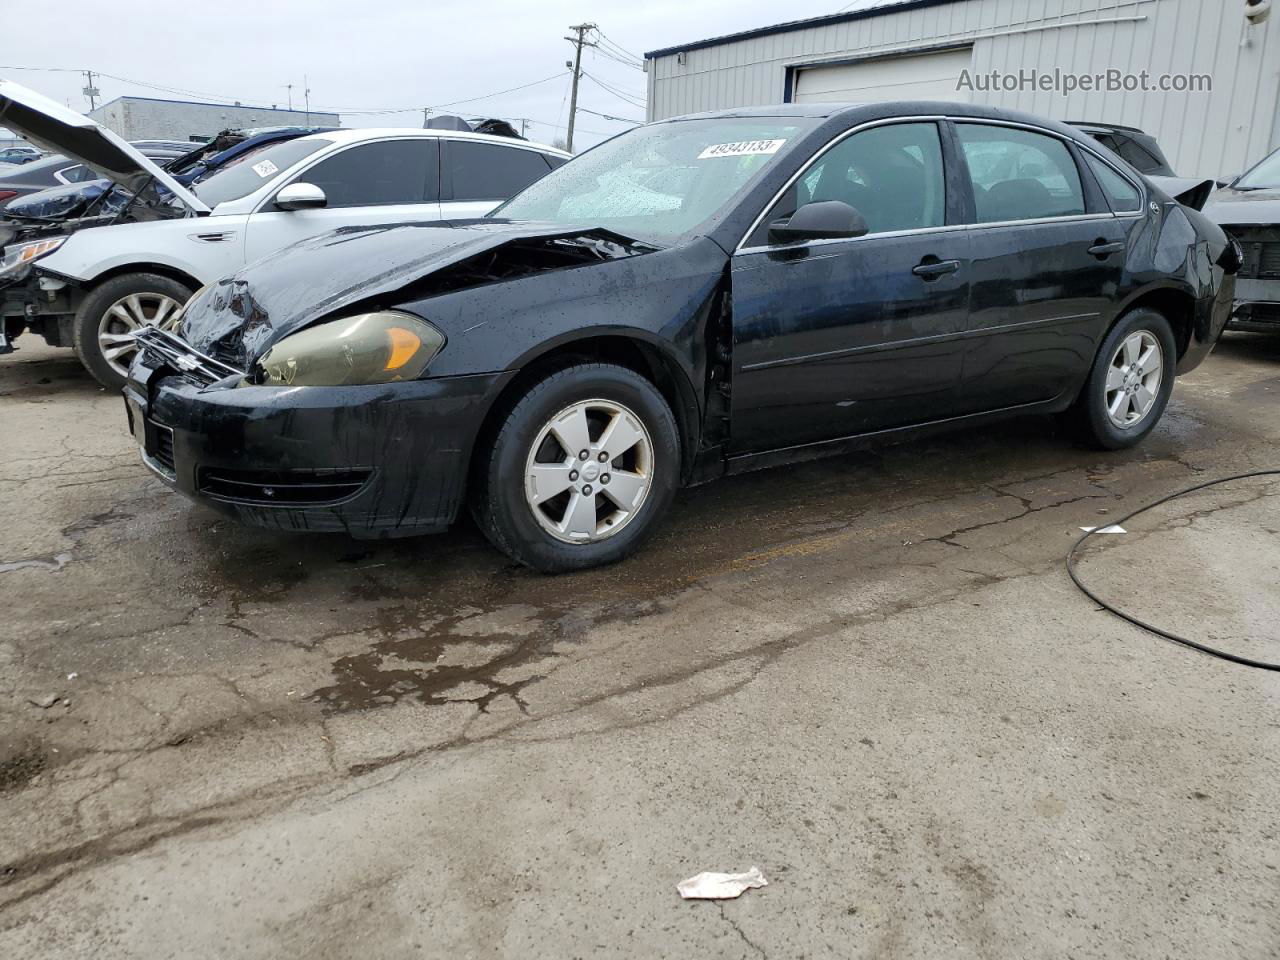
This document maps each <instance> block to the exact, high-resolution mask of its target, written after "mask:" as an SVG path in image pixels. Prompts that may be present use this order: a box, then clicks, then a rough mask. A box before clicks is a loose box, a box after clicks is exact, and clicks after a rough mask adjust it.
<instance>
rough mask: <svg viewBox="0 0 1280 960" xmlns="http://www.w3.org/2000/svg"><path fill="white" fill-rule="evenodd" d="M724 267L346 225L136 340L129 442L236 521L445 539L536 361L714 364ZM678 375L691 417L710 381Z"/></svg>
mask: <svg viewBox="0 0 1280 960" xmlns="http://www.w3.org/2000/svg"><path fill="white" fill-rule="evenodd" d="M725 261H726V257H725V254H724V251H723V250H722V249H721V248H720V247H719V246H717V245H716V244H715V243H714V242H712V241H711V240H707V239H699V240H697V241H695V242H694V243H693V244H691V245H686V246H683V247H680V248H659V247H657V246H654V245H652V244H649V243H646V242H643V241H640V240H636V239H633V238H628V237H624V236H621V235H619V234H617V233H613V232H611V231H608V230H604V229H599V228H592V227H586V228H582V229H566V228H565V227H564V226H563V225H559V224H557V225H555V226H554V227H549V225H547V224H534V223H518V224H517V223H509V222H503V221H494V220H483V221H461V222H456V223H429V224H428V223H422V224H401V225H394V226H385V227H361V228H350V229H343V230H339V231H336V232H334V233H331V234H328V235H325V236H322V237H318V238H315V239H313V240H310V241H305V242H303V243H301V244H298V245H296V246H294V247H290V248H288V249H286V250H283V251H280V252H278V253H276V254H274V255H272V256H271V257H268V258H266V259H264V260H261V261H259V262H257V263H255V264H253V265H251V266H249V267H247V268H245V269H244V270H242V271H241V272H240V273H239V274H237V275H235V276H233V277H231V278H229V279H226V280H222V281H219V282H217V283H215V284H211V285H210V286H208V287H206V288H205V289H203V290H202V291H200V292H199V293H197V294H196V296H195V297H193V298H192V300H191V301H190V303H189V304H188V306H187V308H186V310H185V314H184V316H183V319H182V321H181V323H180V325H179V331H178V334H177V335H175V334H173V333H171V332H166V331H161V330H148V331H146V332H144V333H143V334H142V335H141V336H140V337H139V345H140V348H141V349H139V351H138V353H137V354H136V356H135V359H134V362H133V364H132V366H131V368H130V371H129V379H128V383H127V385H126V388H125V395H126V398H127V401H128V405H129V416H130V422H131V425H132V430H133V434H134V437H135V438H136V439H137V441H138V443H139V445H140V447H141V448H142V451H143V456H144V458H145V461H146V462H147V464H148V466H150V467H151V468H152V469H153V470H154V471H155V472H156V474H157V475H158V476H160V477H162V478H163V479H164V480H165V481H166V482H167V483H169V484H170V485H171V486H173V487H174V488H175V489H177V490H178V491H180V492H182V493H184V494H186V495H188V496H190V497H192V498H193V499H196V500H199V501H201V502H203V503H206V504H208V505H210V506H212V507H214V508H215V509H218V510H221V511H223V512H225V513H227V514H229V515H231V516H234V517H235V518H236V519H237V520H240V521H242V522H246V523H250V524H254V525H257V526H266V527H271V528H276V529H287V530H312V531H316V530H329V531H337V530H341V531H345V532H348V533H350V534H351V535H353V536H357V537H389V536H407V535H412V534H419V533H427V532H433V531H436V530H440V529H443V528H445V527H446V526H448V524H449V523H451V522H452V521H453V520H454V519H455V517H456V515H457V512H458V510H459V509H460V506H461V504H462V502H463V501H464V499H465V493H466V488H467V474H468V470H469V465H470V458H471V453H472V449H473V446H474V444H475V442H476V439H477V437H478V436H479V435H480V433H481V429H482V426H483V424H484V422H485V418H486V416H487V415H488V414H489V411H490V410H491V409H492V408H493V406H494V404H495V403H496V402H497V400H498V398H499V397H500V396H502V395H503V391H504V390H505V389H506V388H508V387H509V386H510V385H511V384H512V383H513V381H514V380H515V378H516V377H517V375H518V373H519V371H520V369H521V368H522V366H523V365H524V364H525V363H526V362H527V359H528V357H529V356H530V355H532V354H536V353H537V352H539V351H541V350H544V349H546V348H547V346H548V345H554V344H555V343H556V342H558V341H560V340H564V339H569V338H575V339H576V338H580V337H583V336H590V335H592V333H593V332H594V333H596V334H602V333H607V332H609V331H610V330H611V329H618V328H621V329H625V330H627V331H628V332H629V333H630V334H631V335H632V336H633V337H635V338H648V339H649V340H651V341H652V342H654V343H655V344H657V343H659V342H662V343H663V344H667V345H668V347H669V349H670V350H671V352H672V353H675V352H678V351H680V350H685V351H687V355H688V356H691V357H692V356H697V357H705V356H706V353H707V350H706V348H705V346H704V344H703V341H702V338H703V337H704V336H705V330H704V328H705V326H706V322H707V317H708V311H709V310H710V309H711V308H712V306H713V305H715V304H717V303H719V300H718V298H717V297H716V292H717V291H718V290H719V289H720V287H721V284H722V279H723V276H724V269H725ZM671 341H674V342H675V343H676V344H679V346H675V345H674V344H671ZM656 349H657V348H656V347H655V350H656ZM674 363H675V362H674V361H673V365H674ZM682 376H683V375H682ZM683 379H684V380H685V381H687V382H686V384H685V386H684V387H683V388H677V389H676V392H677V393H678V394H679V395H680V397H681V401H682V402H681V404H679V405H677V406H678V409H677V415H678V416H680V417H681V418H682V419H683V418H686V417H689V418H692V417H696V416H697V413H696V411H697V410H698V407H699V404H698V401H697V399H696V396H695V390H694V388H693V387H692V386H691V385H692V384H694V383H698V384H701V383H702V374H701V373H700V372H695V371H694V370H693V369H690V370H689V371H688V373H687V376H683ZM681 389H683V391H684V392H681Z"/></svg>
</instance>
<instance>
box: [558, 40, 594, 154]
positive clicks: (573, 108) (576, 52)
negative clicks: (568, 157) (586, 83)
mask: <svg viewBox="0 0 1280 960" xmlns="http://www.w3.org/2000/svg"><path fill="white" fill-rule="evenodd" d="M595 28H596V25H595V24H594V23H580V24H578V25H577V26H576V27H570V28H569V29H570V30H572V31H573V32H574V33H575V34H577V36H573V37H565V39H566V40H568V41H569V42H570V43H572V44H573V62H572V63H570V62H569V61H567V60H566V61H565V64H564V65H565V66H566V67H569V68H570V69H572V70H573V92H572V93H571V94H570V95H569V133H568V136H566V137H565V144H566V149H567V150H568V151H569V152H570V153H573V121H574V119H575V117H576V115H577V113H578V80H579V79H581V77H582V48H583V47H594V46H595V44H594V43H589V42H588V41H587V34H588V33H590V32H591V31H592V30H594V29H595Z"/></svg>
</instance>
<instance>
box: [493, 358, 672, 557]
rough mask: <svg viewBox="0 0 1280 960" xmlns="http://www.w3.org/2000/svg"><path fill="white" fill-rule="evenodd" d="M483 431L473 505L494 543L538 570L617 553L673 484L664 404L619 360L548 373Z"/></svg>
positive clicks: (660, 507)
mask: <svg viewBox="0 0 1280 960" xmlns="http://www.w3.org/2000/svg"><path fill="white" fill-rule="evenodd" d="M491 436H492V442H491V443H490V444H489V445H488V446H487V448H484V449H482V450H481V453H480V456H479V457H478V458H477V463H476V471H475V472H476V480H477V481H478V483H477V490H476V494H475V496H474V497H473V499H472V504H471V507H472V513H473V514H474V515H475V518H476V522H477V523H478V524H479V526H480V529H481V530H482V531H484V534H485V536H486V537H488V538H489V541H490V542H491V543H493V545H494V546H496V547H497V548H498V549H499V550H501V551H502V552H503V553H505V554H507V555H508V556H509V557H511V558H512V559H514V560H516V561H518V562H519V563H522V564H524V565H526V566H528V567H532V568H533V569H535V570H538V571H541V572H543V573H563V572H566V571H570V570H585V569H587V568H589V567H597V566H602V565H604V564H608V563H614V562H616V561H618V560H621V559H622V558H623V557H625V556H627V555H628V554H630V553H631V552H633V551H634V550H635V549H636V548H637V547H638V546H639V545H640V543H641V542H642V541H643V540H644V539H645V537H647V536H648V535H649V533H650V532H651V531H652V530H653V528H654V527H655V526H656V524H657V523H658V521H659V520H660V519H661V517H662V515H663V514H665V513H666V511H667V509H668V507H670V505H671V500H672V498H673V497H674V496H675V492H676V488H677V487H678V486H679V479H680V434H679V431H678V430H677V428H676V422H675V417H674V416H673V415H672V413H671V408H670V407H669V406H668V405H667V402H666V400H664V399H663V397H662V394H661V393H659V392H658V390H657V388H656V387H654V385H653V384H652V383H650V382H649V381H648V380H646V379H645V378H644V377H642V376H640V374H638V373H636V372H635V371H633V370H629V369H627V368H626V367H620V366H616V365H614V364H608V363H579V364H575V365H573V366H569V367H566V368H564V369H561V370H558V371H556V372H554V373H550V374H548V375H547V376H546V377H544V378H543V379H542V380H540V381H539V382H538V383H536V384H534V385H533V386H532V387H530V388H529V390H528V392H526V393H525V395H524V396H523V397H522V398H521V399H520V400H519V401H518V402H517V403H516V405H515V406H514V407H513V408H512V409H511V411H510V412H509V413H508V414H507V415H506V416H505V417H504V418H503V419H502V421H501V423H500V424H499V425H498V427H497V429H496V431H495V432H494V433H493V434H492V435H491ZM584 454H585V457H584V456H583V455H584Z"/></svg>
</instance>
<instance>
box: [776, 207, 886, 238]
mask: <svg viewBox="0 0 1280 960" xmlns="http://www.w3.org/2000/svg"><path fill="white" fill-rule="evenodd" d="M870 232H871V228H870V227H868V226H867V221H866V220H865V219H864V218H863V216H862V214H860V213H859V212H858V211H857V210H855V209H854V208H853V207H851V206H849V204H847V203H845V202H844V201H843V200H821V201H819V202H817V203H806V204H805V205H804V206H803V207H801V208H800V209H799V210H797V211H796V212H795V213H793V214H792V215H791V219H790V220H777V221H775V222H774V223H772V224H770V225H769V242H770V243H802V242H804V241H806V240H842V239H852V238H854V237H863V236H866V235H867V234H868V233H870Z"/></svg>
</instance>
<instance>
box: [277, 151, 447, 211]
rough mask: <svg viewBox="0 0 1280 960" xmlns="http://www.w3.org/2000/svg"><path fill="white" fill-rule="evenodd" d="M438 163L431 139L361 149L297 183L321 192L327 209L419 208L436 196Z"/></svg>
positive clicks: (309, 172)
mask: <svg viewBox="0 0 1280 960" xmlns="http://www.w3.org/2000/svg"><path fill="white" fill-rule="evenodd" d="M438 157H439V145H438V143H437V142H436V141H435V140H434V139H426V138H423V139H414V140H386V141H382V142H380V143H362V144H360V145H359V146H355V147H351V148H349V149H347V150H343V151H342V152H341V153H337V154H334V155H333V156H331V157H328V158H326V159H324V160H321V161H320V162H319V163H317V164H316V165H315V166H314V167H311V168H310V169H309V170H305V171H303V172H302V173H301V174H299V176H298V177H297V180H298V181H300V182H303V183H314V184H315V185H316V186H317V187H319V188H320V189H321V190H323V191H324V195H325V196H326V197H327V198H328V200H329V203H328V206H329V207H330V208H334V207H370V206H382V205H386V204H392V203H424V202H427V201H434V200H435V199H436V198H437V196H438V185H439V176H438V174H437V170H438V165H439V161H438Z"/></svg>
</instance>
